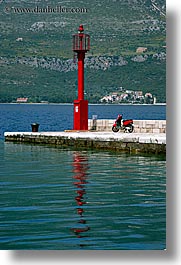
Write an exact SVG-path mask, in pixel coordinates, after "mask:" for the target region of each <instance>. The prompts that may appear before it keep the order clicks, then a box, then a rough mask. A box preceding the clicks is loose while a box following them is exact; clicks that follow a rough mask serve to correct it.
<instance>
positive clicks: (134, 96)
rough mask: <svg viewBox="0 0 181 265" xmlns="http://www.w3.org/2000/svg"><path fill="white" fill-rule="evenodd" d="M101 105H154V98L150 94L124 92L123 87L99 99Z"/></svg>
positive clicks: (131, 91)
mask: <svg viewBox="0 0 181 265" xmlns="http://www.w3.org/2000/svg"><path fill="white" fill-rule="evenodd" d="M100 102H101V103H116V104H119V103H132V104H156V97H155V96H153V95H152V94H151V93H150V92H147V93H145V94H143V91H141V90H139V91H133V90H126V89H124V88H123V87H120V88H118V91H116V92H112V93H110V94H109V95H106V96H104V97H102V98H101V99H100Z"/></svg>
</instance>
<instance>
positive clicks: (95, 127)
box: [92, 115, 97, 131]
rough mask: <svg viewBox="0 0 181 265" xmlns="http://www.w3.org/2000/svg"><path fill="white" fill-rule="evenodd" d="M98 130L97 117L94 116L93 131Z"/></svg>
mask: <svg viewBox="0 0 181 265" xmlns="http://www.w3.org/2000/svg"><path fill="white" fill-rule="evenodd" d="M96 129H97V115H92V130H93V131H96Z"/></svg>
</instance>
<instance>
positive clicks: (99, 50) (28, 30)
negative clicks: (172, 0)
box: [0, 0, 166, 102]
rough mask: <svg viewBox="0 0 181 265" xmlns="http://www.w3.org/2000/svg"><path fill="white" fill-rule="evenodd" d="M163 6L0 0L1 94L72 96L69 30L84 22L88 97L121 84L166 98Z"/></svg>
mask: <svg viewBox="0 0 181 265" xmlns="http://www.w3.org/2000/svg"><path fill="white" fill-rule="evenodd" d="M165 8H166V7H165V1H164V0H142V1H141V0H120V1H119V0H105V1H95V0H93V1H87V0H85V1H62V2H60V1H49V0H47V1H46V0H44V1H43V0H42V1H41V0H34V1H33V0H31V1H26V2H25V1H21V0H16V1H5V0H4V1H1V2H0V12H1V19H0V32H1V33H0V40H1V42H0V46H1V49H0V68H1V69H0V70H1V76H0V102H7V101H8V102H12V101H14V100H16V98H17V97H20V96H27V97H29V98H30V99H31V101H42V100H48V101H49V102H72V100H73V99H74V98H75V97H76V85H77V81H76V77H77V73H76V70H77V66H76V64H75V62H74V61H73V54H72V47H71V45H72V34H74V33H76V32H77V28H78V26H79V24H81V23H82V24H84V27H85V31H86V33H88V34H90V36H91V51H90V52H89V53H88V54H87V55H86V59H85V66H86V70H85V72H86V73H85V76H86V84H85V89H86V96H87V98H88V99H89V101H90V102H98V101H99V99H100V98H101V97H102V96H103V95H105V93H108V92H109V91H112V90H113V89H116V88H117V87H120V86H124V87H125V88H126V89H133V90H134V89H135V90H138V89H141V90H143V91H144V90H145V91H150V92H151V93H153V94H154V95H155V96H156V97H157V101H158V102H164V101H165V94H166V92H165V90H166V89H165V78H166V77H165V76H166V51H165V45H166V44H165V38H166V36H165V34H166V21H165ZM55 11H56V12H55ZM65 11H66V12H65ZM75 11H76V12H75ZM139 47H143V48H145V50H144V51H142V52H140V51H138V48H139ZM67 91H68V92H67Z"/></svg>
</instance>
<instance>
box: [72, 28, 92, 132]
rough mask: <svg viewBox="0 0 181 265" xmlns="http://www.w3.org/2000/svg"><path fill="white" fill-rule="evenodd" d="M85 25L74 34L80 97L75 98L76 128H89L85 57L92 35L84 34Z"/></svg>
mask: <svg viewBox="0 0 181 265" xmlns="http://www.w3.org/2000/svg"><path fill="white" fill-rule="evenodd" d="M83 32H84V28H83V25H80V26H79V29H78V33H77V34H74V35H73V51H74V52H76V53H77V58H78V99H76V100H74V130H88V101H87V100H84V58H85V53H86V52H88V51H89V50H90V36H89V35H88V34H84V33H83Z"/></svg>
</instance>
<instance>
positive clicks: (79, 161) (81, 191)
mask: <svg viewBox="0 0 181 265" xmlns="http://www.w3.org/2000/svg"><path fill="white" fill-rule="evenodd" d="M87 170H88V159H87V157H86V156H85V155H82V154H81V153H80V152H75V153H74V156H73V172H74V173H75V175H74V177H73V178H74V179H75V180H76V181H74V185H75V186H76V188H77V190H76V194H77V195H76V197H75V201H76V204H77V206H78V207H77V214H78V215H80V220H79V221H78V225H77V227H75V228H71V230H72V231H73V232H74V233H75V235H76V236H77V237H78V238H81V237H85V232H87V231H88V230H90V227H89V226H87V224H86V223H87V222H86V220H85V217H84V213H85V209H84V208H83V207H84V205H85V204H86V201H85V194H86V184H87V183H88V182H87Z"/></svg>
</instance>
